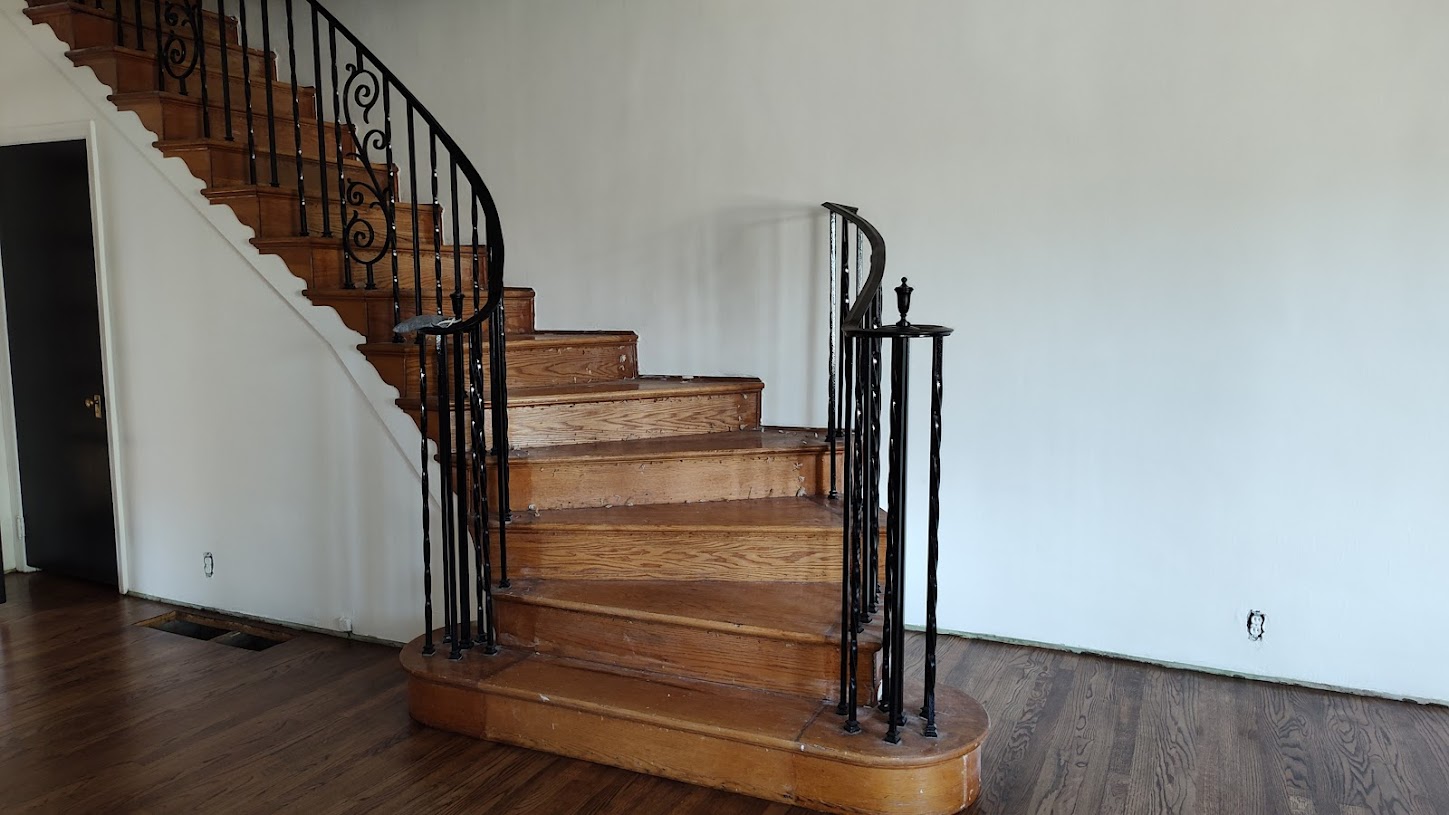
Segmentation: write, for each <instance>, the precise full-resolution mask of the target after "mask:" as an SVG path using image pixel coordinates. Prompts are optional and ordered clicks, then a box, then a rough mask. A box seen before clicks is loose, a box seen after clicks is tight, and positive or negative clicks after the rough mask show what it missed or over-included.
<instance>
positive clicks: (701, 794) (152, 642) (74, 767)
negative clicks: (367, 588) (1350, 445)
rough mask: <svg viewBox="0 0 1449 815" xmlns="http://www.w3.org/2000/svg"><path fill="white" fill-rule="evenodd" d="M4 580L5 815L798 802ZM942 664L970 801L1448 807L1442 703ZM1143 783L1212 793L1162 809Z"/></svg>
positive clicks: (1119, 670) (597, 812)
mask: <svg viewBox="0 0 1449 815" xmlns="http://www.w3.org/2000/svg"><path fill="white" fill-rule="evenodd" d="M5 580H6V589H7V592H8V594H9V602H8V603H6V604H4V605H0V778H3V779H4V780H5V799H4V805H3V808H4V810H5V811H6V812H7V813H16V814H17V815H51V813H60V812H66V813H77V815H80V814H81V813H111V812H177V813H181V812H205V813H208V815H271V814H272V813H276V812H306V813H309V814H310V815H334V813H335V814H336V815H342V814H343V813H358V814H359V815H360V813H367V812H447V811H462V810H465V809H466V810H468V811H474V812H487V813H490V815H537V814H538V813H549V815H575V814H578V813H588V815H808V810H805V809H803V808H800V807H790V806H787V805H785V804H781V803H772V802H769V801H764V800H758V799H754V798H746V797H743V796H740V795H732V794H730V793H727V792H721V791H718V790H712V789H704V788H700V787H692V786H688V785H685V784H681V783H678V782H676V781H670V780H666V779H663V778H652V777H649V776H646V775H639V774H637V773H633V772H628V771H625V770H621V769H615V768H612V767H606V766H601V765H598V764H591V763H587V762H583V761H576V760H573V759H568V758H560V757H557V756H553V755H549V754H547V753H539V752H533V751H530V750H525V749H520V748H517V747H512V746H508V745H503V744H495V743H492V742H487V741H480V740H477V739H474V738H472V737H467V736H459V735H454V734H452V733H447V732H444V731H441V730H435V729H432V728H426V727H421V726H419V725H417V724H415V723H414V722H412V721H410V720H409V717H408V714H407V712H406V711H407V700H406V685H407V675H406V674H405V673H404V672H403V671H400V670H398V668H397V659H398V651H397V650H396V649H394V648H386V647H383V646H376V645H363V644H359V643H348V642H346V641H343V640H338V639H333V638H330V637H324V636H320V635H315V634H307V633H301V634H299V635H298V636H297V637H295V638H294V639H293V640H291V641H290V642H287V643H284V644H282V645H278V646H277V647H275V648H272V649H269V650H267V651H263V652H261V653H251V652H242V651H238V650H236V649H232V648H227V647H225V646H221V645H217V644H215V643H209V642H200V641H197V640H189V639H186V638H185V637H179V636H176V635H174V634H167V633H164V632H160V631H154V630H151V629H142V628H136V627H134V626H132V623H135V622H139V621H141V620H144V619H147V618H149V617H153V616H155V615H157V614H161V613H163V612H165V611H166V610H168V608H169V607H167V606H164V605H161V604H157V603H152V602H149V601H145V600H139V599H135V598H126V597H119V596H117V595H116V594H114V593H113V592H110V591H108V590H105V589H103V588H101V587H98V586H94V585H91V584H87V583H80V582H76V581H69V580H64V579H60V578H52V577H48V576H46V575H43V574H33V575H19V574H10V575H6V576H5ZM919 641H920V638H919V636H918V635H910V640H909V642H908V647H909V648H910V649H911V657H912V658H911V659H910V660H909V661H908V664H909V665H910V671H911V678H910V679H909V681H910V682H913V683H914V682H919V681H920V669H921V662H920V658H919V650H918V649H919ZM468 660H473V657H472V656H471V655H470V656H469V657H468ZM940 675H941V682H942V683H943V684H944V685H949V686H950V687H953V688H956V689H958V690H961V691H964V692H966V693H969V694H971V695H972V696H974V697H976V698H978V699H980V700H981V702H982V704H983V705H984V706H985V707H986V709H987V710H988V711H989V712H990V713H991V717H992V725H993V727H992V731H991V732H990V734H988V736H987V738H986V742H985V744H984V746H983V747H982V750H981V756H982V768H983V772H984V778H983V781H984V784H983V788H982V799H981V801H980V802H979V803H978V804H977V806H976V808H975V809H973V810H970V815H1029V814H1031V813H1054V812H1056V813H1077V814H1078V815H1091V814H1093V813H1112V814H1113V815H1118V813H1122V815H1310V814H1311V815H1404V814H1405V813H1408V814H1409V815H1440V813H1445V812H1449V709H1446V708H1442V707H1433V706H1424V705H1416V704H1412V703H1407V702H1391V701H1386V700H1382V699H1367V698H1361V697H1355V696H1347V695H1343V694H1337V693H1330V692H1326V691H1317V690H1308V689H1303V688H1293V687H1285V686H1281V685H1273V684H1268V683H1264V682H1251V681H1247V680H1242V679H1231V678H1227V677H1220V676H1211V675H1206V674H1196V673H1185V672H1181V671H1175V670H1171V669H1167V668H1158V667H1154V666H1150V665H1142V664H1138V663H1133V662H1123V661H1118V660H1110V659H1104V658H1101V657H1093V656H1085V655H1079V654H1071V653H1064V652H1057V651H1046V650H1041V649H1036V648H1027V647H1022V646H1015V645H1004V644H999V643H991V642H980V641H968V640H963V639H958V638H955V637H945V638H943V640H942V643H941V650H940ZM831 716H833V714H828V715H827V716H825V717H822V719H821V722H822V723H823V724H825V725H829V724H831V718H830V717H831ZM836 721H838V719H837V720H836ZM1172 721H1191V722H1194V723H1196V726H1195V727H1193V728H1192V729H1190V730H1186V731H1183V732H1181V733H1177V732H1176V731H1174V730H1173V729H1172V728H1171V726H1170V725H1169V724H1168V723H1170V722H1172ZM1169 734H1172V735H1170V736H1169ZM1189 747H1190V749H1188V748H1189ZM1159 788H1161V789H1164V790H1173V789H1186V788H1192V789H1195V790H1210V789H1215V790H1218V792H1216V793H1213V794H1211V795H1208V794H1206V793H1200V794H1195V795H1194V796H1191V797H1189V796H1186V795H1181V796H1178V795H1176V794H1174V795H1173V796H1171V797H1167V798H1166V799H1165V803H1164V804H1162V805H1160V806H1159V804H1158V799H1157V795H1158V793H1157V792H1156V791H1157V790H1158V789H1159Z"/></svg>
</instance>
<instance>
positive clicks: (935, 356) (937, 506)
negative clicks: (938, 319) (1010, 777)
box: [921, 336, 945, 736]
mask: <svg viewBox="0 0 1449 815" xmlns="http://www.w3.org/2000/svg"><path fill="white" fill-rule="evenodd" d="M943 345H945V339H944V338H942V337H940V336H937V337H933V338H932V340H931V469H930V483H929V490H930V491H929V493H928V499H927V500H928V501H929V507H930V509H929V514H928V516H927V520H926V687H925V694H924V698H925V704H924V705H923V706H922V708H921V716H922V717H923V718H925V720H926V726H925V730H924V731H923V732H924V733H925V735H927V736H935V735H937V734H936V599H937V586H936V565H937V563H938V562H939V561H940V559H941V536H940V530H941V398H942V396H943V391H944V388H943V386H942V376H941V374H942V371H941V361H942V360H941V358H942V346H943Z"/></svg>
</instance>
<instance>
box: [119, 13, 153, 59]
mask: <svg viewBox="0 0 1449 815" xmlns="http://www.w3.org/2000/svg"><path fill="white" fill-rule="evenodd" d="M131 5H132V6H134V7H135V11H136V50H137V51H145V50H146V28H145V26H144V24H142V22H141V0H136V2H134V3H132V4H131ZM120 16H121V0H116V17H117V18H118V19H119V18H120ZM156 39H157V40H158V41H159V40H160V39H161V26H160V25H157V26H156ZM116 45H123V43H120V42H117V43H116Z"/></svg>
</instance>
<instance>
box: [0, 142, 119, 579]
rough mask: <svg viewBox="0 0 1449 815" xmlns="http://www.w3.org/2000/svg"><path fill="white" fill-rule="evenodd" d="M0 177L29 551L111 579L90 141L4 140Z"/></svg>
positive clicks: (49, 566)
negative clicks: (9, 142)
mask: <svg viewBox="0 0 1449 815" xmlns="http://www.w3.org/2000/svg"><path fill="white" fill-rule="evenodd" d="M0 179H4V182H3V184H0V269H3V271H4V280H5V314H6V320H7V323H8V330H9V340H10V378H11V389H12V391H13V392H14V394H15V431H16V441H17V450H16V452H17V455H18V457H19V461H20V502H21V507H22V511H23V513H24V533H25V534H24V538H25V541H24V545H25V559H26V561H27V562H28V563H29V564H30V565H31V566H33V567H35V568H37V569H44V570H46V571H52V572H56V573H59V574H64V575H69V576H71V577H79V578H83V579H86V580H94V581H97V582H101V583H109V584H111V585H115V584H116V583H117V573H116V527H115V515H114V507H113V506H112V504H111V462H110V453H109V450H108V447H107V443H106V420H105V412H106V407H107V406H106V402H105V397H104V394H105V388H103V387H102V381H103V380H102V375H101V328H100V326H101V323H100V308H99V305H98V298H97V295H96V291H97V289H96V263H95V243H94V240H93V232H92V227H91V194H90V175H89V170H88V164H87V155H86V143H85V142H84V141H64V142H48V143H44V144H23V145H15V146H9V147H0Z"/></svg>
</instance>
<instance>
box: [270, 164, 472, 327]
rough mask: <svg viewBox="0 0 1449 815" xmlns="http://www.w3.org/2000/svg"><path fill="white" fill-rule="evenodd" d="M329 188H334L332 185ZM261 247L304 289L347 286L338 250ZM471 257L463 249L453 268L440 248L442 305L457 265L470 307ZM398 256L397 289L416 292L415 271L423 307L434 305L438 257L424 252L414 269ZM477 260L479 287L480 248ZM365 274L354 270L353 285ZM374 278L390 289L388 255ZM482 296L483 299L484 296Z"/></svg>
mask: <svg viewBox="0 0 1449 815" xmlns="http://www.w3.org/2000/svg"><path fill="white" fill-rule="evenodd" d="M332 186H333V187H335V185H332ZM403 226H404V227H405V228H406V230H407V232H408V233H411V232H412V220H411V216H409V217H408V220H407V221H406V223H405V224H404V225H403ZM260 248H261V250H262V252H263V253H264V254H274V255H279V256H280V257H281V258H282V260H284V261H286V263H287V267H288V268H289V269H291V270H292V274H295V275H296V276H298V277H300V278H302V279H303V280H305V281H307V288H309V289H340V288H344V287H345V286H346V285H347V264H346V263H345V262H344V255H343V251H342V249H341V248H339V247H335V246H275V247H273V246H263V247H260ZM472 254H473V250H472V248H471V247H469V248H467V249H465V250H464V252H463V256H462V258H460V259H459V260H458V261H457V262H456V265H455V261H454V258H453V248H452V247H451V246H445V247H443V251H442V252H441V255H442V269H443V285H444V294H443V297H444V303H447V304H448V305H449V307H450V308H451V302H452V301H451V299H449V298H451V296H452V291H453V280H454V276H455V273H456V271H457V267H458V266H462V268H463V278H464V281H465V282H466V283H467V288H468V292H469V293H468V294H467V295H465V296H466V297H468V302H469V303H470V304H471V303H472V294H471V292H472V282H473V267H472V263H473V257H472ZM397 255H398V263H397V268H398V283H399V285H400V287H401V288H402V289H403V290H404V291H407V292H412V291H413V290H415V289H416V288H417V284H418V281H417V280H416V279H415V278H414V276H413V275H414V273H415V272H417V273H418V274H419V275H420V276H421V282H422V289H423V302H424V303H425V304H426V303H436V302H437V290H436V286H437V282H438V273H437V272H438V264H437V258H435V257H434V255H433V252H432V250H431V249H424V250H423V252H422V254H421V255H418V256H416V260H417V261H418V263H417V267H416V269H415V268H414V265H413V264H414V259H415V256H414V254H413V252H412V250H411V249H400V250H398V253H397ZM478 261H479V264H480V265H479V269H478V276H479V285H480V286H481V285H486V283H487V267H486V262H487V256H486V254H485V253H484V249H483V248H482V247H480V248H479V255H478ZM365 274H366V272H365V271H364V270H363V269H360V268H354V269H353V280H354V282H355V283H358V284H361V283H362V282H364V281H365V279H366V278H365ZM373 276H374V278H375V279H376V281H377V282H378V284H379V285H382V284H383V283H384V282H386V284H387V285H388V286H389V287H390V286H392V258H391V256H389V257H388V259H387V260H386V261H384V262H382V263H380V264H378V265H377V267H375V270H374V272H373ZM409 296H411V295H409ZM484 296H486V293H485V295H484Z"/></svg>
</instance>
